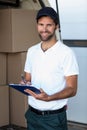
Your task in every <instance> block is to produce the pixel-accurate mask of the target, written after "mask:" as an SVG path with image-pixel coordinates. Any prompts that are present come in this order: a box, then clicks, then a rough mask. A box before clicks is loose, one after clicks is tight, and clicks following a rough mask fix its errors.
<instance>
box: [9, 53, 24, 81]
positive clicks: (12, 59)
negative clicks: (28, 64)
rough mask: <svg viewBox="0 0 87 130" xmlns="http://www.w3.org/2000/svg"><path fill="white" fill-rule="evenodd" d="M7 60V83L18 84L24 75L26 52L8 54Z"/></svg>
mask: <svg viewBox="0 0 87 130" xmlns="http://www.w3.org/2000/svg"><path fill="white" fill-rule="evenodd" d="M7 59H8V60H7V71H8V73H7V83H19V81H20V80H21V74H23V73H24V65H25V60H26V52H21V53H10V54H8V58H7Z"/></svg>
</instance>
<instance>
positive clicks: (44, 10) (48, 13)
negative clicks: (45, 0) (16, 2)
mask: <svg viewBox="0 0 87 130" xmlns="http://www.w3.org/2000/svg"><path fill="white" fill-rule="evenodd" d="M43 16H49V17H51V18H52V19H53V20H54V22H55V23H56V24H59V17H58V14H57V13H56V11H55V10H54V9H53V8H51V7H43V8H42V9H40V10H39V11H38V13H37V16H36V19H37V20H38V19H39V18H41V17H43Z"/></svg>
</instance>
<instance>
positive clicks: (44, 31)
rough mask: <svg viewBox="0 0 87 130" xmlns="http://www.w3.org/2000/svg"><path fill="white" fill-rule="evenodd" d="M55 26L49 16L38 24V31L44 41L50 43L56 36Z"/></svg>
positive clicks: (41, 19)
mask: <svg viewBox="0 0 87 130" xmlns="http://www.w3.org/2000/svg"><path fill="white" fill-rule="evenodd" d="M56 28H57V25H55V23H54V21H53V19H51V18H50V17H48V16H44V17H41V18H40V19H39V20H38V23H37V30H38V33H39V36H40V38H41V40H42V41H49V40H51V39H52V38H53V37H54V36H55V30H56Z"/></svg>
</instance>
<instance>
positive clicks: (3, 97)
mask: <svg viewBox="0 0 87 130" xmlns="http://www.w3.org/2000/svg"><path fill="white" fill-rule="evenodd" d="M8 124H9V88H8V86H6V54H4V53H0V126H4V125H8Z"/></svg>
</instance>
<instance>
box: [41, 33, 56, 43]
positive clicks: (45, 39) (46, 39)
mask: <svg viewBox="0 0 87 130" xmlns="http://www.w3.org/2000/svg"><path fill="white" fill-rule="evenodd" d="M48 33H49V32H48ZM54 34H55V31H54V32H53V33H52V34H50V35H49V36H48V37H46V38H44V37H43V36H41V34H40V33H39V37H40V39H41V40H42V41H44V42H46V41H50V40H51V39H52V37H53V36H54Z"/></svg>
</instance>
